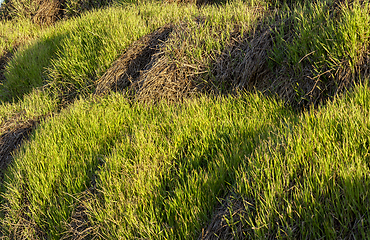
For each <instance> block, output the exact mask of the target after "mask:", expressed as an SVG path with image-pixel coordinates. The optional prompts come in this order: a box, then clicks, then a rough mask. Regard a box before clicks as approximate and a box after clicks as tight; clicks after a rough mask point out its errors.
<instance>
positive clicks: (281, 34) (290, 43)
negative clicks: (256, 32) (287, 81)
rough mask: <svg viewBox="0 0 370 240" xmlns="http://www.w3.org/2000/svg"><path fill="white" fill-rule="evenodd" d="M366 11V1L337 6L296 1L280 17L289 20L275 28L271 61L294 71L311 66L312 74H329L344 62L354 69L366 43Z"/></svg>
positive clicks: (368, 20)
mask: <svg viewBox="0 0 370 240" xmlns="http://www.w3.org/2000/svg"><path fill="white" fill-rule="evenodd" d="M369 10H370V5H369V3H368V2H366V3H359V1H354V2H353V3H351V4H349V3H346V2H343V3H341V4H340V5H339V6H335V5H334V4H333V3H332V1H317V2H316V3H313V4H312V3H308V2H304V3H303V4H298V5H297V6H295V7H294V8H292V9H291V11H288V12H283V14H282V15H281V16H280V18H281V19H283V20H285V19H289V21H286V22H284V23H283V24H282V25H281V26H280V27H278V28H277V29H276V34H277V38H276V42H275V47H274V50H273V52H272V56H271V58H272V60H273V61H274V62H275V63H277V64H278V65H281V64H288V66H289V67H290V68H292V69H293V70H295V71H296V72H301V71H302V69H303V68H304V67H305V66H307V65H312V66H313V67H314V70H315V73H314V74H315V75H322V74H323V73H324V72H325V71H328V70H329V71H330V72H331V74H332V75H333V74H335V71H336V70H337V69H338V68H340V67H343V66H344V65H345V64H347V63H348V65H349V67H350V70H352V71H354V68H355V67H356V66H357V65H358V64H359V61H360V60H361V58H362V57H363V55H364V53H365V52H366V50H367V49H368V45H369V36H370V32H369V30H368V26H369V24H370V15H369V14H368V12H369ZM284 14H287V15H284ZM292 29H293V31H292ZM288 30H290V31H288ZM292 33H293V34H292Z"/></svg>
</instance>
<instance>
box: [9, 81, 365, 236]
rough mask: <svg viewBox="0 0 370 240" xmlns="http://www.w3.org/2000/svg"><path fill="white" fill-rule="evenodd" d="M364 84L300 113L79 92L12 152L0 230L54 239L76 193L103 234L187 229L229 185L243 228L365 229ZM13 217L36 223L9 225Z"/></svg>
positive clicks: (249, 97)
mask: <svg viewBox="0 0 370 240" xmlns="http://www.w3.org/2000/svg"><path fill="white" fill-rule="evenodd" d="M369 96H370V90H369V88H368V87H367V86H359V87H357V88H356V90H355V91H354V92H353V93H350V94H348V95H346V96H344V97H343V98H342V99H339V98H338V99H335V101H334V102H330V103H328V105H327V106H323V107H320V108H318V109H312V110H311V111H309V112H304V113H301V114H300V113H295V112H292V111H290V110H289V109H287V108H286V107H284V105H283V104H282V103H281V102H279V101H276V100H273V99H269V98H265V97H263V96H262V95H260V94H240V96H238V97H220V98H212V97H207V96H203V97H200V98H195V99H193V100H189V101H187V102H186V103H184V104H181V105H174V104H171V105H169V104H165V103H162V104H158V105H145V104H140V103H133V102H131V101H130V100H127V98H125V96H124V95H122V94H112V95H110V96H107V97H105V98H103V99H99V100H93V99H90V100H89V99H86V100H80V101H77V102H76V103H75V104H74V105H73V106H72V107H71V108H70V109H69V110H63V111H62V112H61V113H60V114H59V116H57V117H54V118H53V119H51V120H49V121H48V122H46V123H43V124H42V125H41V127H39V128H38V129H37V130H36V132H35V134H34V135H33V136H32V138H31V140H30V142H29V143H27V144H26V145H24V146H23V147H22V149H21V150H20V151H19V152H18V153H17V155H16V156H15V160H14V164H13V165H12V166H11V168H10V169H9V171H8V178H7V180H6V181H5V183H4V191H3V206H5V208H4V209H5V212H4V213H5V214H6V215H5V217H4V218H3V220H2V221H3V222H2V223H3V227H4V229H3V231H5V233H6V235H7V234H8V236H12V234H18V235H19V234H21V233H22V234H25V233H28V234H31V235H30V236H31V237H35V236H36V235H32V231H36V230H37V231H38V233H39V234H40V233H42V232H43V233H45V234H47V235H48V236H49V238H51V239H59V238H60V237H62V236H63V234H65V233H66V231H67V230H68V227H67V223H69V222H70V221H71V213H72V211H73V209H74V208H77V206H78V205H79V204H81V202H80V201H79V200H81V201H82V203H83V205H84V209H85V210H84V211H85V213H86V214H87V215H88V216H89V217H88V220H89V224H90V226H91V227H92V229H95V231H96V232H94V234H98V233H99V234H101V235H102V236H103V237H105V238H107V239H135V238H145V239H194V238H196V237H197V236H198V234H200V231H201V228H202V227H205V226H206V224H207V221H208V220H209V218H210V217H211V214H212V211H213V210H214V209H215V206H217V204H218V199H220V198H224V197H225V196H227V195H229V193H230V192H234V193H235V194H237V195H238V196H240V197H241V198H242V199H243V200H244V203H245V207H246V211H245V213H244V214H243V216H242V223H243V231H244V234H245V237H247V238H248V239H265V238H266V237H278V238H286V237H288V238H306V237H308V238H321V237H329V238H345V237H346V236H350V235H354V236H356V237H359V238H361V237H366V229H368V227H369V224H370V222H369V218H368V215H369V207H370V206H369V203H368V201H367V199H368V197H369V190H368V189H369V184H370V181H369V179H368V173H369V162H368V151H369V146H368V145H369V141H370V140H369V136H368V135H369V134H368V132H369V130H370V129H369V126H370V118H369V116H370V112H369V110H370V98H369ZM36 173H37V174H36ZM89 187H93V188H94V190H92V193H91V194H88V193H86V192H85V190H86V189H88V188H89ZM90 190H91V189H90ZM84 192H85V193H84ZM232 215H233V213H231V215H230V216H232ZM22 218H26V219H33V221H34V223H33V224H29V225H27V224H24V225H23V226H22V227H23V228H24V229H23V232H21V233H20V232H12V231H14V228H12V227H13V226H14V224H16V223H19V222H22ZM230 222H232V221H230ZM18 229H21V228H18ZM34 234H36V233H34Z"/></svg>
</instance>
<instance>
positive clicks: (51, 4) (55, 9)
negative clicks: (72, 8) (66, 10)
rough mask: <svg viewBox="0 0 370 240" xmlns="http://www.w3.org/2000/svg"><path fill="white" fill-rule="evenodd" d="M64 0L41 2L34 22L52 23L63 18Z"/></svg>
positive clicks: (40, 23) (41, 23)
mask: <svg viewBox="0 0 370 240" xmlns="http://www.w3.org/2000/svg"><path fill="white" fill-rule="evenodd" d="M63 2H64V1H62V0H47V1H41V2H40V3H39V8H38V10H37V12H36V13H35V15H34V16H33V18H32V20H33V22H35V23H37V24H39V25H50V24H53V23H55V22H56V21H57V20H59V19H61V18H62V14H63V12H62V7H63Z"/></svg>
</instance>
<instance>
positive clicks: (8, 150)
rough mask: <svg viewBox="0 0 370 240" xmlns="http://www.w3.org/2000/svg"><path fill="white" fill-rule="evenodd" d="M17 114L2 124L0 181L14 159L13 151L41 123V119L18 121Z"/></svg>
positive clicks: (0, 131)
mask: <svg viewBox="0 0 370 240" xmlns="http://www.w3.org/2000/svg"><path fill="white" fill-rule="evenodd" d="M17 118H18V117H17V116H15V117H14V118H12V119H10V120H8V121H6V122H5V123H3V124H2V125H1V126H0V133H1V135H0V182H2V181H3V179H4V172H5V170H6V168H7V166H8V165H9V163H10V162H11V160H12V155H11V154H12V152H14V150H15V149H17V148H18V147H19V146H20V145H21V143H22V141H23V140H24V139H26V138H27V137H28V136H29V135H30V133H31V132H32V131H33V129H34V128H35V126H36V125H37V124H38V123H39V119H37V118H35V119H29V120H26V121H18V120H17Z"/></svg>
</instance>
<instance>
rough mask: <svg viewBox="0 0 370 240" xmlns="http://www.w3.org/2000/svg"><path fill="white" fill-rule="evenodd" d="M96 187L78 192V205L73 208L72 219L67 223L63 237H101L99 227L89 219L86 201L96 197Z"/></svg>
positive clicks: (72, 239)
mask: <svg viewBox="0 0 370 240" xmlns="http://www.w3.org/2000/svg"><path fill="white" fill-rule="evenodd" d="M95 194H96V190H95V187H91V188H89V189H87V190H86V191H84V192H82V193H80V194H78V196H77V197H76V198H77V204H76V207H75V208H74V209H73V212H72V216H71V218H70V221H69V222H68V223H66V229H67V231H66V233H65V234H64V236H63V237H62V238H61V239H71V240H83V239H97V238H99V237H100V235H99V231H98V228H97V227H95V226H93V225H92V224H91V222H90V220H89V215H88V209H87V207H86V203H87V202H88V201H91V200H92V199H94V198H96V196H95Z"/></svg>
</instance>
